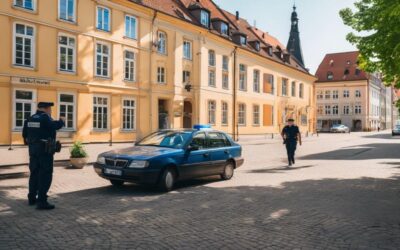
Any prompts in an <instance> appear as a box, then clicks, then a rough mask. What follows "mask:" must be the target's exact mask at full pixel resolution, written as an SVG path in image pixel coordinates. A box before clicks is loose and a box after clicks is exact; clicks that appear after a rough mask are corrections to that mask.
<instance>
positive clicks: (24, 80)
mask: <svg viewBox="0 0 400 250" xmlns="http://www.w3.org/2000/svg"><path fill="white" fill-rule="evenodd" d="M11 82H12V83H17V84H18V83H19V84H33V85H50V81H49V80H43V79H38V78H32V77H13V78H12V80H11Z"/></svg>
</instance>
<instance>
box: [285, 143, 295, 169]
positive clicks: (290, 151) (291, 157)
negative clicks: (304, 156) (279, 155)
mask: <svg viewBox="0 0 400 250" xmlns="http://www.w3.org/2000/svg"><path fill="white" fill-rule="evenodd" d="M296 147H297V141H296V140H287V141H286V151H287V156H288V161H289V164H290V163H293V162H294V154H295V152H296Z"/></svg>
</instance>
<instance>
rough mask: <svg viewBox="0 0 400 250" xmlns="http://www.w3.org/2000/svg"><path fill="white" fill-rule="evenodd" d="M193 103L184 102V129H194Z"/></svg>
mask: <svg viewBox="0 0 400 250" xmlns="http://www.w3.org/2000/svg"><path fill="white" fill-rule="evenodd" d="M192 112H193V111H192V103H191V102H190V101H184V102H183V128H192V126H193V125H192Z"/></svg>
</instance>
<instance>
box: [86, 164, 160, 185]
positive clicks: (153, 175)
mask: <svg viewBox="0 0 400 250" xmlns="http://www.w3.org/2000/svg"><path fill="white" fill-rule="evenodd" d="M93 167H94V171H95V172H96V173H97V174H98V175H99V176H100V177H102V178H104V179H108V180H121V181H126V182H133V183H138V184H150V185H154V184H156V183H157V182H158V178H159V176H160V170H159V169H126V168H123V169H121V168H113V167H107V166H105V165H101V164H98V163H95V164H94V166H93ZM105 168H107V169H113V170H121V171H122V175H112V174H106V173H105V172H104V169H105Z"/></svg>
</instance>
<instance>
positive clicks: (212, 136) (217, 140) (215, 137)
mask: <svg viewBox="0 0 400 250" xmlns="http://www.w3.org/2000/svg"><path fill="white" fill-rule="evenodd" d="M208 141H209V145H210V148H221V147H226V146H228V144H230V143H229V141H227V138H226V137H225V135H223V134H221V133H217V132H211V133H208Z"/></svg>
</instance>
